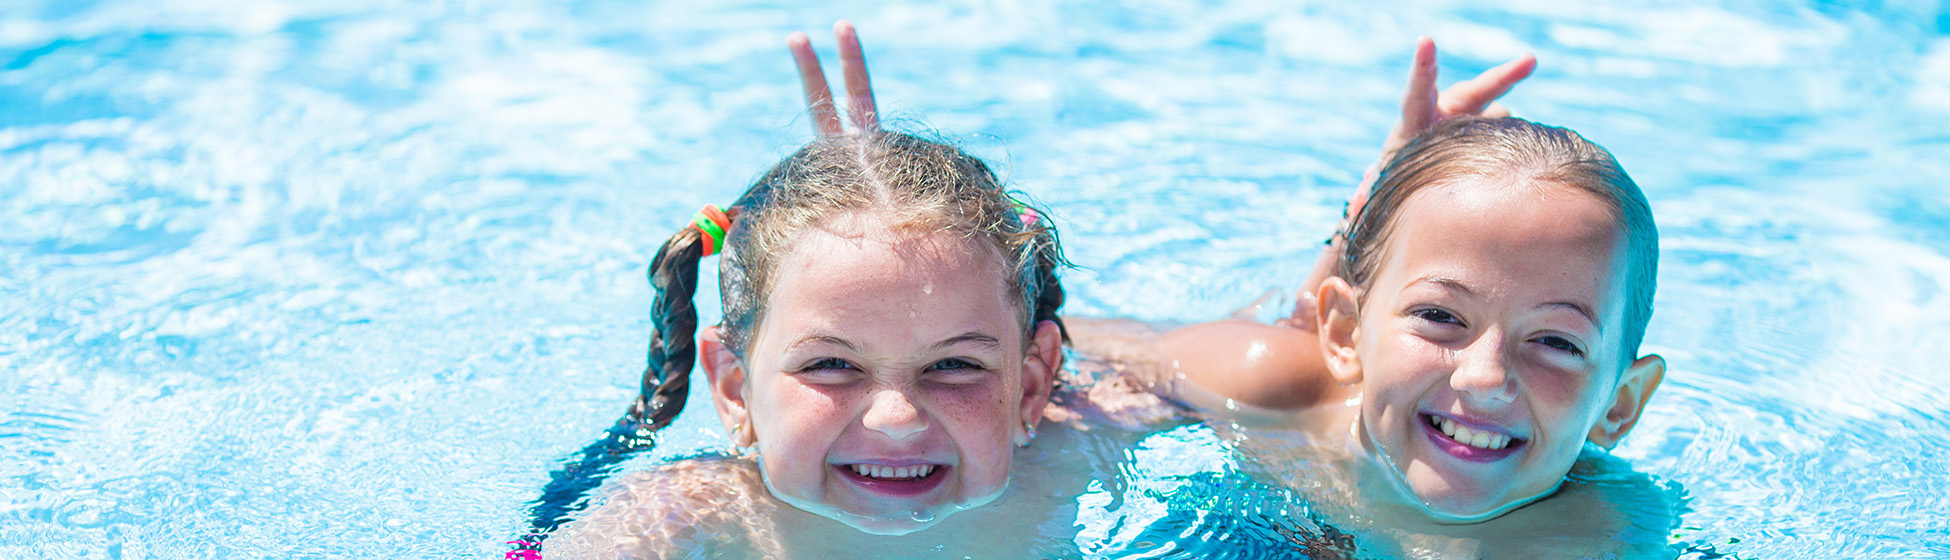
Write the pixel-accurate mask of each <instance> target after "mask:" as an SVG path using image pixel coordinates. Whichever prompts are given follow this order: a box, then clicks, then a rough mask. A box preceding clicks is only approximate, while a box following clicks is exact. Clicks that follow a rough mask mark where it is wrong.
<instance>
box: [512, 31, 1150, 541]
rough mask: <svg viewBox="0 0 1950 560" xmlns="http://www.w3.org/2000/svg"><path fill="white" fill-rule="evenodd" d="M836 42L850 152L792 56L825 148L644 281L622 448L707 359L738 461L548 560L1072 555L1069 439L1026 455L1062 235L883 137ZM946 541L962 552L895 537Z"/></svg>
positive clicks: (977, 175)
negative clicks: (639, 388) (648, 336)
mask: <svg viewBox="0 0 1950 560" xmlns="http://www.w3.org/2000/svg"><path fill="white" fill-rule="evenodd" d="M836 32H837V34H838V35H839V38H840V46H841V59H842V72H843V74H844V75H845V76H846V82H847V86H848V91H849V95H848V97H849V99H850V102H851V106H850V111H848V112H849V114H850V116H851V117H852V118H851V120H852V123H853V125H854V128H855V130H854V132H852V133H847V132H846V131H844V130H842V126H841V120H840V118H839V115H838V111H837V110H836V109H835V107H834V105H833V102H832V99H833V97H832V94H831V93H830V91H829V90H828V88H827V86H826V84H825V81H824V79H823V76H822V75H821V73H820V71H819V67H818V59H817V58H816V57H815V56H814V55H813V51H812V49H811V47H810V46H809V45H808V43H807V41H806V38H805V37H804V36H803V35H800V34H795V35H794V36H793V37H792V38H791V39H790V40H789V41H788V43H789V45H790V46H791V48H792V52H793V54H794V57H795V59H797V61H798V62H799V64H800V67H801V74H802V78H803V79H804V81H805V85H806V94H807V99H808V100H809V101H810V102H811V106H812V116H813V119H812V120H813V124H814V127H815V130H816V131H817V132H818V133H819V134H820V136H821V137H820V138H819V139H817V140H815V141H814V142H812V143H811V144H809V145H807V146H805V147H803V148H801V149H800V150H798V151H797V152H796V153H794V154H792V155H791V156H789V157H787V158H786V159H785V160H784V161H781V162H779V163H778V164H777V165H776V166H774V167H773V168H772V169H771V170H770V171H768V172H767V173H765V174H764V176H763V177H761V178H760V179H759V180H758V181H757V183H756V184H754V185H753V186H752V187H751V188H750V189H749V190H748V191H746V192H745V193H744V194H743V195H742V196H740V197H739V198H738V200H737V202H736V203H734V204H733V205H732V206H730V207H729V208H726V209H723V210H719V209H717V208H715V207H707V208H706V209H705V210H703V211H701V212H699V214H698V215H697V216H696V218H695V220H694V223H693V224H692V225H690V226H687V227H685V228H684V229H683V230H681V231H679V232H678V233H677V234H676V235H674V236H672V237H671V238H670V239H669V240H668V241H666V242H665V243H664V245H663V247H662V250H661V251H660V252H659V253H658V255H657V257H656V259H655V261H654V262H653V263H652V265H651V283H652V284H653V285H654V286H655V287H656V288H657V301H656V304H655V311H654V313H653V323H654V324H655V327H656V328H655V332H654V333H653V335H652V340H651V360H650V361H651V367H650V371H649V372H646V374H645V376H644V389H643V392H642V397H641V398H640V399H639V400H638V401H637V403H636V404H635V405H634V406H632V407H631V412H630V415H629V416H628V417H626V419H625V421H624V422H623V424H622V428H620V429H619V431H620V432H621V433H620V435H618V436H617V437H619V438H622V439H626V440H627V439H629V438H636V439H638V440H644V439H649V438H650V437H651V436H652V434H653V433H654V432H655V430H656V429H659V428H661V427H662V426H663V425H667V424H668V423H669V421H670V419H671V418H672V417H674V416H675V415H676V414H677V413H678V411H679V410H681V408H682V406H683V399H684V396H685V394H686V392H687V387H685V381H684V380H685V378H686V376H687V374H688V372H689V371H690V368H691V366H692V358H693V356H697V357H699V358H700V359H701V362H702V364H701V365H702V366H703V369H704V371H705V373H706V376H707V377H708V379H709V384H710V387H709V392H710V394H711V397H712V402H713V405H714V406H715V408H716V411H717V413H718V417H719V419H720V420H721V421H722V423H723V425H724V427H725V430H726V432H727V433H728V434H729V435H730V439H731V443H732V444H733V445H735V446H737V447H739V448H741V449H743V450H745V451H744V453H741V454H739V455H737V456H715V455H706V456H700V457H694V458H689V459H683V460H679V461H675V462H672V463H667V464H663V465H658V466H655V467H652V468H650V469H648V470H646V471H642V472H637V473H632V474H630V475H628V476H625V477H623V478H621V479H620V480H618V481H615V482H614V483H613V484H611V486H610V488H609V490H608V491H607V492H606V494H605V495H604V496H603V497H601V498H600V499H598V500H597V501H596V502H597V505H596V506H595V507H593V508H592V509H590V510H589V511H588V512H587V513H586V514H585V515H584V516H583V517H582V518H581V519H579V520H577V521H575V522H573V523H570V524H568V525H566V526H564V527H563V528H562V530H561V531H559V532H558V533H557V534H556V536H554V537H552V538H549V539H548V541H547V546H548V549H547V556H548V557H549V558H574V557H604V558H615V557H647V558H663V557H671V556H681V555H685V554H693V553H701V554H705V555H707V556H708V555H716V554H728V555H732V556H738V557H783V556H792V557H806V558H831V557H859V556H861V555H863V554H867V555H871V554H869V553H867V552H865V551H871V550H887V551H919V550H931V551H935V552H940V553H944V554H949V555H951V556H957V557H959V556H960V555H966V554H979V555H983V556H986V557H1028V556H1034V555H1036V553H1034V552H1032V551H1033V550H1037V549H1039V547H1047V546H1050V545H1051V543H1058V544H1061V543H1066V542H1067V541H1066V540H1065V539H1066V538H1067V537H1066V536H1065V535H1074V534H1075V531H1076V530H1075V528H1074V524H1075V521H1076V515H1075V510H1076V505H1075V503H1074V501H1071V500H1070V498H1073V497H1074V495H1075V494H1076V493H1077V492H1078V491H1079V489H1080V488H1081V486H1080V485H1081V484H1082V483H1083V482H1085V481H1088V480H1091V479H1092V476H1091V475H1090V474H1089V473H1088V472H1086V471H1083V470H1079V469H1085V468H1088V467H1087V466H1085V465H1082V464H1080V462H1079V461H1077V460H1075V459H1074V457H1072V458H1069V460H1059V459H1058V456H1060V455H1064V454H1065V453H1064V452H1065V451H1066V450H1067V448H1068V447H1069V446H1071V445H1075V444H1076V440H1073V439H1071V437H1073V434H1071V433H1069V432H1070V430H1064V429H1061V428H1058V429H1054V430H1047V431H1049V432H1054V433H1046V434H1045V435H1044V439H1045V441H1049V440H1051V439H1056V440H1058V441H1054V442H1051V443H1054V444H1055V445H1047V444H1046V445H1044V446H1038V447H1041V448H1042V449H1034V448H1032V449H1029V450H1027V452H1022V451H1021V450H1020V448H1023V447H1027V446H1030V443H1031V441H1032V440H1034V439H1036V438H1037V427H1038V425H1039V424H1040V423H1041V422H1042V420H1043V418H1044V417H1045V412H1046V408H1048V407H1049V406H1050V402H1051V395H1052V392H1053V391H1055V390H1056V386H1057V375H1058V371H1059V370H1060V369H1061V368H1062V366H1063V362H1064V355H1063V350H1062V346H1063V343H1064V341H1065V335H1064V332H1063V326H1062V323H1061V320H1060V319H1059V318H1058V317H1057V315H1056V313H1057V310H1058V308H1060V307H1061V306H1062V304H1063V299H1064V298H1063V288H1062V286H1061V285H1060V284H1059V283H1058V281H1057V277H1056V268H1057V267H1058V266H1059V265H1060V264H1061V263H1062V262H1063V261H1062V257H1061V256H1060V253H1059V250H1058V246H1057V240H1056V236H1055V232H1054V230H1052V229H1051V228H1050V227H1049V224H1048V222H1047V221H1044V220H1042V219H1040V215H1039V214H1037V213H1036V212H1034V211H1033V210H1030V209H1029V208H1028V207H1027V206H1025V205H1023V204H1021V203H1019V202H1016V201H1015V200H1013V199H1012V198H1011V197H1010V196H1009V195H1008V193H1007V192H1006V191H1005V190H1004V189H1003V187H1002V185H1001V183H1000V182H999V181H998V180H997V178H996V175H995V174H994V173H993V172H992V171H990V169H989V167H988V166H987V165H986V164H985V163H983V162H982V161H981V160H979V159H976V158H974V157H971V156H969V155H967V154H965V153H963V152H961V151H960V150H958V149H956V148H954V147H952V146H948V145H945V144H942V143H939V142H934V141H930V140H925V139H922V138H919V137H916V136H912V135H907V134H901V133H895V132H885V131H882V130H880V128H879V125H878V122H877V119H876V117H875V109H874V105H873V100H872V93H871V88H870V87H869V86H868V78H867V75H866V69H865V66H864V61H863V60H862V57H861V54H860V47H859V43H858V39H857V37H856V36H855V34H854V31H853V29H852V26H851V25H850V24H847V23H845V22H841V23H840V24H839V25H838V26H837V27H836ZM720 253H721V254H722V260H721V261H720V273H719V283H720V286H719V289H720V297H721V298H722V301H723V306H724V320H723V322H722V323H720V324H718V325H713V326H709V327H705V328H703V329H701V331H700V330H699V329H697V328H696V327H697V326H696V323H697V316H696V311H695V309H694V308H693V307H692V303H691V301H692V298H693V292H694V291H695V288H696V284H697V269H698V266H699V262H700V259H702V258H704V257H708V256H711V255H713V254H720ZM694 337H695V340H697V346H696V352H695V353H693V350H692V347H691V342H692V341H693V340H694ZM1142 396H1143V397H1144V398H1145V399H1148V400H1147V401H1146V402H1150V403H1154V404H1157V403H1159V401H1157V400H1156V399H1155V398H1152V397H1151V396H1150V395H1148V394H1143V395H1142ZM1052 436H1053V437H1052ZM585 454H586V455H601V454H602V452H601V451H600V450H599V451H598V452H597V453H593V454H592V453H589V452H585ZM612 455H613V454H612ZM612 462H613V461H612ZM588 464H591V465H595V466H594V467H591V468H585V469H583V470H601V469H606V468H608V466H607V465H608V464H609V463H603V464H597V463H595V462H589V463H588ZM558 476H560V475H558ZM558 480H560V478H559V479H558ZM590 485H593V484H585V485H584V487H585V489H586V487H587V486H590ZM556 486H560V487H563V488H568V487H570V485H568V484H560V485H552V486H551V488H552V489H553V488H555V487H556ZM551 491H552V490H551ZM938 524H948V525H954V526H955V529H954V530H952V531H945V532H944V531H929V532H927V533H926V534H925V535H913V536H904V535H910V534H912V533H916V532H919V531H922V530H923V529H927V528H929V527H932V526H936V525H938ZM537 527H538V529H539V531H538V534H540V535H544V536H545V535H546V534H547V531H548V530H549V529H551V528H552V526H544V525H543V524H541V523H539V522H538V523H537ZM997 535H1016V536H1015V537H1011V538H1008V539H997V538H995V537H996V536H997ZM1045 535H1048V536H1045ZM535 540H539V538H537V539H530V540H529V541H528V542H529V543H530V545H529V546H527V548H534V546H532V543H533V541H535ZM1045 541H1050V542H1045ZM943 551H947V552H943ZM955 551H961V552H955Z"/></svg>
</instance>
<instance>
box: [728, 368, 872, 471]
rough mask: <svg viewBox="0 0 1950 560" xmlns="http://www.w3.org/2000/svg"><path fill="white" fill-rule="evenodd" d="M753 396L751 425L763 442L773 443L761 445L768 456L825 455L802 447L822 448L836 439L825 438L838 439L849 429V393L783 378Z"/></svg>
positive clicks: (821, 450)
mask: <svg viewBox="0 0 1950 560" xmlns="http://www.w3.org/2000/svg"><path fill="white" fill-rule="evenodd" d="M754 393H755V394H753V395H752V403H753V405H754V406H753V407H752V411H751V415H752V422H753V423H754V424H757V425H758V427H759V430H760V431H759V437H760V438H761V439H769V440H771V441H760V443H761V444H763V445H764V447H765V448H766V449H765V451H766V452H771V451H772V449H775V448H776V449H778V450H779V452H783V453H789V454H795V455H798V454H804V453H810V452H813V451H818V452H822V453H823V449H814V450H808V449H802V447H823V446H824V444H826V443H830V441H831V440H832V439H833V438H832V437H823V435H824V434H828V433H830V434H835V435H837V434H838V433H840V431H841V430H844V429H845V427H846V424H847V418H846V417H847V416H848V409H847V403H848V401H849V400H850V398H849V395H848V394H847V392H846V391H843V390H833V389H830V388H821V387H818V386H814V385H806V384H803V383H798V382H796V381H793V380H792V379H791V378H789V377H785V376H780V377H779V380H778V381H777V382H775V383H771V384H769V385H767V386H764V387H761V388H759V389H758V390H757V391H755V392H754ZM806 444H820V445H816V446H809V445H806Z"/></svg>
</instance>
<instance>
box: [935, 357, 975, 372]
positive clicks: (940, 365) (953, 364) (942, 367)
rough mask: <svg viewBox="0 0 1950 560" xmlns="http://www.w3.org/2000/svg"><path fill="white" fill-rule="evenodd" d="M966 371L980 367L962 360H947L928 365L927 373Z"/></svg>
mask: <svg viewBox="0 0 1950 560" xmlns="http://www.w3.org/2000/svg"><path fill="white" fill-rule="evenodd" d="M966 369H982V366H979V365H975V362H970V361H968V360H965V359H962V358H948V359H945V360H941V361H938V362H935V363H933V364H929V365H928V371H955V370H966Z"/></svg>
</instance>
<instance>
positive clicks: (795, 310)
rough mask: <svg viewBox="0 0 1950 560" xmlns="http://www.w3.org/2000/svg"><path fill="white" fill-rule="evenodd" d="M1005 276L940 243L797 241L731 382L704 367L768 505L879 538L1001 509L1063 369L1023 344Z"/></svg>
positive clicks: (863, 231) (833, 235) (860, 236)
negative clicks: (743, 439) (751, 455)
mask: <svg viewBox="0 0 1950 560" xmlns="http://www.w3.org/2000/svg"><path fill="white" fill-rule="evenodd" d="M1007 270H1008V268H1007V267H1006V266H1004V263H1003V261H1002V260H1001V258H1000V257H999V256H998V255H996V254H995V253H994V252H993V251H990V250H986V249H985V248H984V247H981V246H979V245H976V244H974V243H971V242H969V241H967V240H965V239H963V238H961V237H960V236H958V235H956V234H952V233H932V234H902V233H895V232H889V231H887V230H886V229H885V228H883V227H880V226H878V225H875V224H874V221H873V220H872V219H866V218H862V217H860V216H857V215H856V216H841V217H837V218H835V219H832V220H828V221H827V222H825V223H823V224H821V225H816V226H814V227H811V228H808V230H807V232H806V233H805V234H804V236H803V237H802V238H801V239H800V240H799V241H797V244H796V246H795V247H794V249H793V252H792V253H791V254H789V255H787V256H785V257H784V258H783V259H782V260H781V264H780V268H779V271H778V276H777V277H776V281H775V283H774V285H775V286H777V288H776V289H775V290H774V291H773V293H772V294H771V298H770V300H769V301H768V304H767V306H766V308H765V312H764V314H763V315H764V316H763V318H762V319H761V320H760V324H759V325H757V326H756V327H755V329H754V332H753V336H752V337H751V338H750V340H751V347H750V348H748V349H747V351H746V353H745V358H744V359H743V360H742V361H741V362H740V363H738V364H732V365H729V366H730V367H734V368H736V371H731V370H730V369H728V368H726V367H718V368H709V367H707V369H709V370H713V371H711V373H712V376H713V382H712V385H713V390H714V392H715V393H717V395H716V396H717V399H718V401H719V402H718V405H719V410H720V413H721V414H722V415H724V416H725V419H726V421H727V424H728V425H729V424H734V420H737V421H738V422H740V423H743V424H745V426H746V427H745V428H744V429H745V430H749V433H750V435H751V436H752V437H753V438H754V439H755V442H756V445H757V447H758V451H759V456H760V457H761V459H760V460H761V461H762V463H763V472H764V475H765V480H766V484H767V486H768V487H769V488H770V489H771V490H772V493H773V494H774V495H775V496H776V497H778V498H779V499H781V500H783V501H785V502H787V503H790V504H792V505H793V506H795V507H798V508H800V509H803V510H806V511H810V512H813V513H818V514H821V515H824V516H827V517H830V518H833V519H836V520H839V521H842V522H845V523H847V524H849V525H852V526H854V527H855V528H858V529H860V530H863V531H866V532H870V533H879V534H902V533H907V532H911V531H915V530H919V529H922V528H925V527H927V526H928V525H930V524H932V523H934V522H936V521H938V520H940V519H941V518H943V517H945V516H947V515H948V514H951V513H954V512H956V511H959V510H961V509H966V508H970V507H974V506H979V505H982V504H984V503H987V502H988V501H990V500H993V499H995V498H996V497H997V496H999V495H1000V494H1001V492H1002V491H1003V490H1004V489H1005V488H1006V487H1007V485H1008V481H1009V464H1010V459H1011V457H1012V454H1013V451H1014V448H1015V446H1016V444H1018V443H1026V442H1027V431H1026V430H1025V423H1026V422H1033V421H1034V420H1036V419H1038V418H1040V417H1041V414H1042V407H1043V406H1044V405H1045V404H1046V403H1047V402H1048V399H1049V386H1050V379H1052V377H1051V373H1052V371H1053V368H1054V367H1055V366H1056V365H1058V364H1057V363H1053V361H1052V360H1056V359H1060V358H1055V356H1060V353H1057V348H1056V345H1057V344H1059V343H1060V340H1059V338H1058V335H1057V334H1056V330H1055V327H1054V325H1053V324H1050V325H1049V326H1048V327H1046V328H1044V329H1039V330H1038V332H1037V335H1036V336H1035V337H1028V338H1032V340H1029V341H1025V338H1026V337H1025V336H1024V329H1023V327H1022V324H1023V320H1022V319H1021V317H1020V315H1019V313H1020V311H1019V310H1018V304H1016V303H1015V302H1017V301H1019V300H1020V296H1018V295H1016V293H1015V292H1013V291H1012V290H1010V289H1009V286H1008V283H1007V282H1006V281H1005V278H1004V276H1003V275H1004V274H1005V271H1007ZM1045 331H1047V332H1045ZM706 350H707V352H709V351H711V349H710V348H707V349H706ZM706 361H707V366H709V365H710V361H711V358H710V357H708V356H707V358H706ZM720 370H722V371H720ZM731 374H736V375H735V376H736V377H738V378H740V379H737V380H736V381H737V382H736V383H732V382H729V381H732V380H730V379H729V378H730V377H733V376H734V375H731Z"/></svg>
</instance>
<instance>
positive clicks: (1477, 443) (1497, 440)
mask: <svg viewBox="0 0 1950 560" xmlns="http://www.w3.org/2000/svg"><path fill="white" fill-rule="evenodd" d="M1429 421H1430V423H1431V424H1434V425H1435V426H1436V427H1437V428H1440V429H1441V430H1442V434H1443V435H1446V436H1449V437H1450V438H1451V439H1454V440H1456V443H1461V444H1463V445H1467V446H1470V447H1475V448H1478V449H1503V448H1505V447H1509V446H1510V436H1506V435H1503V434H1499V433H1496V432H1491V431H1488V430H1472V429H1469V427H1468V426H1458V425H1456V422H1455V421H1454V420H1450V419H1448V418H1441V417H1436V416H1431V417H1429Z"/></svg>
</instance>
